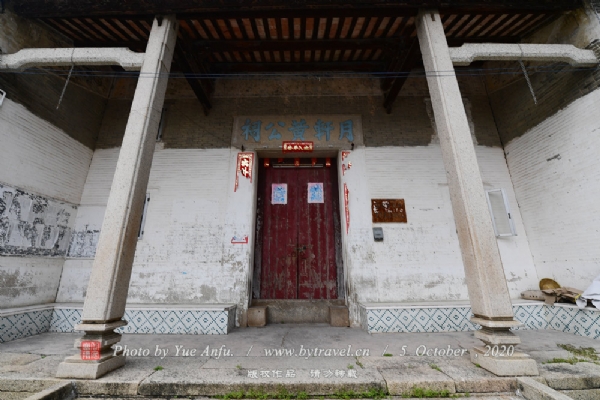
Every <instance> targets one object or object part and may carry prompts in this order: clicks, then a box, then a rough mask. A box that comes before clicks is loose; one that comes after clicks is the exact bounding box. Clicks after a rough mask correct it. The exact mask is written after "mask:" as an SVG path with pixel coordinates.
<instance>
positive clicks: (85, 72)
mask: <svg viewBox="0 0 600 400" xmlns="http://www.w3.org/2000/svg"><path fill="white" fill-rule="evenodd" d="M523 69H525V71H526V72H527V71H528V69H527V67H525V66H524V65H522V66H521V68H520V69H515V68H514V67H511V68H459V69H456V70H452V71H416V70H415V71H411V72H402V71H395V72H389V71H362V72H354V71H322V72H252V73H202V74H185V75H184V74H183V73H181V72H170V73H140V72H137V71H106V70H90V69H74V68H71V69H70V70H69V71H66V70H64V69H51V68H33V69H28V70H25V71H2V70H0V73H7V74H19V75H44V74H48V73H52V74H55V75H58V76H67V77H70V76H78V77H90V76H91V77H94V78H127V77H129V78H136V79H137V78H155V77H157V76H166V77H168V78H170V79H187V78H194V79H215V78H229V79H251V78H286V79H290V78H311V79H315V78H318V79H336V78H345V79H347V78H352V77H356V78H365V77H367V78H374V79H378V78H401V77H407V76H410V77H411V78H413V77H415V78H425V77H427V76H454V75H456V76H495V75H498V76H499V75H516V74H521V73H523ZM593 70H594V69H593V68H589V67H571V66H568V65H559V64H556V63H553V64H551V65H548V66H537V67H536V68H535V72H536V73H538V74H540V73H551V74H559V73H572V72H579V71H593Z"/></svg>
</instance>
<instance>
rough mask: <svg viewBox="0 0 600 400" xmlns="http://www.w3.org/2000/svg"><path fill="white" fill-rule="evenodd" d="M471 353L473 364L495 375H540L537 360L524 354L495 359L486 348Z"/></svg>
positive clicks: (478, 348) (474, 349)
mask: <svg viewBox="0 0 600 400" xmlns="http://www.w3.org/2000/svg"><path fill="white" fill-rule="evenodd" d="M469 353H470V354H471V362H472V363H473V364H476V365H479V366H480V367H481V368H483V369H485V370H488V371H490V372H491V373H492V374H494V375H498V376H538V375H539V374H540V373H539V371H538V368H537V363H536V362H535V360H534V359H532V358H531V357H529V356H528V355H527V354H524V353H514V354H513V355H512V356H510V357H508V356H505V357H501V356H496V357H494V356H491V355H490V351H488V349H486V348H484V347H475V348H473V349H472V350H471V351H470V352H469ZM486 354H487V356H486Z"/></svg>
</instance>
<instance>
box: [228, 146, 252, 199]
mask: <svg viewBox="0 0 600 400" xmlns="http://www.w3.org/2000/svg"><path fill="white" fill-rule="evenodd" d="M253 165H254V153H238V156H237V166H236V168H235V187H234V188H233V191H234V192H237V188H238V183H239V180H238V179H239V174H240V173H241V174H242V176H243V177H244V178H247V179H250V182H252V167H253Z"/></svg>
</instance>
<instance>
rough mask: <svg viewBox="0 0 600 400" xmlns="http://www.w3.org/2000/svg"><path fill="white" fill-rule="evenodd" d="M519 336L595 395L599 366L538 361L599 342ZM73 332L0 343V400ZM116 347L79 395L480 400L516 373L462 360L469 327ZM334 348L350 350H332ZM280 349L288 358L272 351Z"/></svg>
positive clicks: (63, 349)
mask: <svg viewBox="0 0 600 400" xmlns="http://www.w3.org/2000/svg"><path fill="white" fill-rule="evenodd" d="M519 336H520V337H521V339H522V342H523V344H522V345H521V346H519V350H520V351H523V352H526V353H528V354H529V355H531V356H532V357H533V358H534V359H535V360H536V361H537V362H538V366H539V369H540V377H538V378H536V379H537V380H538V381H540V382H542V383H544V384H547V385H548V386H550V387H553V388H554V389H557V390H560V391H564V393H565V394H567V395H568V396H570V397H572V398H576V399H581V400H583V399H600V365H598V364H595V363H591V362H578V363H575V364H573V365H571V364H568V363H545V362H547V361H548V360H552V359H555V358H562V359H569V358H572V357H573V354H571V353H570V352H568V351H566V350H563V349H561V348H560V347H558V345H559V344H563V345H564V344H569V345H572V346H575V347H592V348H594V349H596V350H597V351H599V352H600V341H596V340H593V339H587V338H583V337H580V336H575V335H571V334H567V333H562V332H557V331H520V332H519ZM79 337H80V334H57V333H47V334H42V335H38V336H33V337H29V338H25V339H21V340H16V341H13V342H9V343H2V344H0V399H15V400H20V399H22V398H25V397H26V396H24V394H23V393H25V392H29V393H31V392H37V391H41V390H43V389H46V388H48V387H49V386H52V385H55V384H56V383H57V382H59V381H57V380H55V379H54V374H55V372H56V369H57V366H58V364H59V363H60V362H61V361H62V360H63V359H64V358H65V356H66V355H70V354H73V353H74V352H75V349H74V348H73V343H74V341H75V339H76V338H79ZM122 344H123V346H127V347H126V349H125V350H126V351H127V352H128V353H129V357H128V360H127V364H126V365H125V367H123V368H121V369H119V370H117V371H114V372H112V373H110V374H108V375H106V376H105V377H102V378H100V379H98V380H96V381H85V380H80V381H75V386H76V390H77V393H78V394H79V395H80V396H100V395H102V396H103V395H111V396H115V397H129V396H139V395H143V396H151V397H163V398H168V397H173V396H179V397H198V396H215V395H226V394H229V395H231V396H232V397H236V396H238V397H239V396H241V395H242V393H243V394H244V396H254V397H257V396H258V397H260V393H279V394H280V396H281V397H286V393H288V394H291V395H297V394H300V396H301V397H302V396H303V395H304V393H307V394H308V395H331V394H334V393H338V396H339V395H340V394H345V395H346V396H347V397H358V396H357V395H356V394H352V393H350V392H351V391H353V392H354V393H359V392H362V393H364V392H370V393H371V395H373V394H376V393H377V392H380V391H382V392H385V391H388V392H389V393H390V394H392V395H406V394H413V395H414V394H415V392H414V390H417V391H418V390H419V389H424V390H425V389H429V390H430V392H429V394H430V395H431V394H434V392H439V393H443V392H444V391H447V392H448V393H457V394H459V395H461V396H464V395H465V394H466V393H469V394H470V395H471V396H472V398H478V396H484V395H486V396H485V399H486V400H492V399H494V400H495V399H503V400H508V399H513V398H515V399H516V398H518V397H516V394H515V393H516V390H517V381H516V379H515V378H500V377H496V376H495V375H493V374H491V373H489V372H487V371H485V370H483V369H481V368H478V367H477V366H476V365H474V364H472V363H471V362H470V361H469V355H468V352H467V351H463V350H467V349H469V348H471V347H473V346H474V345H479V344H480V342H479V341H478V340H477V339H475V338H474V337H473V333H472V332H456V333H401V334H400V333H396V334H373V335H370V334H368V333H366V332H364V331H362V330H360V329H353V328H333V327H330V326H328V325H287V324H286V325H270V326H267V327H264V328H246V329H238V330H235V331H234V332H232V333H231V334H229V335H227V336H192V335H125V336H124V338H123V341H122ZM315 349H316V352H317V353H318V352H319V350H320V355H317V356H315ZM333 349H337V351H338V352H339V351H340V350H345V352H346V353H349V354H350V355H348V354H343V355H337V356H334V355H333V351H334V350H333ZM436 349H437V355H436V353H435V351H436ZM448 349H450V350H451V351H450V352H451V355H450V356H448V355H446V354H447V353H448V352H449V351H448ZM194 350H195V352H194ZM283 350H287V351H288V354H285V353H283V354H282V353H277V352H278V351H280V352H281V351H283ZM165 351H166V354H165ZM289 351H294V352H295V353H294V354H293V355H292V354H290V353H289ZM428 351H429V356H428V355H427V352H428ZM269 352H271V354H270V355H269ZM309 352H311V353H309ZM423 353H424V354H425V355H422V354H423ZM440 354H443V355H440ZM317 374H318V375H317ZM416 394H418V393H416ZM489 395H494V397H489ZM590 396H591V397H590ZM288 397H289V396H288ZM342 397H343V396H342Z"/></svg>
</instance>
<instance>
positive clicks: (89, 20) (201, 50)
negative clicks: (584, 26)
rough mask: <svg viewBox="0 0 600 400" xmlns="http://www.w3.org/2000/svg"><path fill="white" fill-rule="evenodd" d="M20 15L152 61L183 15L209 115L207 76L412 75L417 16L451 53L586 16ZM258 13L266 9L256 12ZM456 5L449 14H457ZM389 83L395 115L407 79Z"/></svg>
mask: <svg viewBox="0 0 600 400" xmlns="http://www.w3.org/2000/svg"><path fill="white" fill-rule="evenodd" d="M13 3H14V4H13V5H12V7H13V8H14V10H15V12H16V13H18V14H20V15H22V16H25V17H30V18H39V19H40V20H42V21H43V22H44V23H46V24H47V25H49V26H50V27H52V28H53V29H56V30H57V31H59V32H61V33H62V34H64V35H65V36H67V37H69V38H70V39H72V40H73V41H74V43H75V45H76V46H77V47H123V46H125V47H129V48H131V49H132V50H135V51H144V49H145V45H146V41H147V40H148V36H149V33H150V28H151V25H152V19H153V18H154V15H155V14H164V13H172V12H175V13H177V18H178V20H179V24H180V29H179V34H178V35H179V38H178V46H177V49H176V54H175V63H176V65H175V66H174V70H179V71H181V72H183V73H185V74H186V77H187V78H188V82H189V83H190V85H191V86H192V89H194V92H195V93H196V95H197V97H198V99H199V100H200V102H201V103H202V105H203V107H204V109H205V111H206V112H208V110H209V109H210V108H211V103H210V94H211V92H212V89H213V83H212V81H211V80H209V79H197V78H198V77H201V76H202V75H206V74H211V76H220V74H243V73H246V74H247V73H273V72H303V73H304V72H306V73H308V72H331V71H348V72H370V73H381V72H409V71H410V70H411V69H413V68H414V67H415V66H418V65H419V63H420V52H419V46H418V43H416V42H417V41H416V30H415V16H416V13H417V12H418V10H419V8H420V7H436V8H438V9H439V10H440V14H441V16H442V22H443V25H444V29H445V32H446V36H447V39H448V43H449V44H450V45H451V46H458V45H461V44H463V43H465V42H504V43H508V42H517V41H519V40H521V38H523V37H524V36H526V35H527V34H528V33H530V32H532V31H534V30H536V29H538V28H539V27H541V26H542V25H544V24H546V23H548V22H549V21H551V20H552V19H554V18H556V17H557V16H558V15H560V14H561V13H562V12H564V11H566V10H570V9H573V8H577V7H578V6H580V2H579V1H578V0H568V1H567V0H552V1H550V0H538V1H536V0H528V1H522V0H499V1H495V2H491V1H486V0H478V1H477V0H462V1H452V2H450V1H446V2H441V1H436V0H425V1H414V0H413V1H386V0H360V1H352V0H345V1H344V0H327V1H317V0H313V1H308V0H288V1H285V2H282V1H274V0H267V1H260V2H258V1H252V0H229V1H227V0H210V1H197V0H195V1H194V0H163V1H160V2H159V1H152V0H130V1H122V0H104V1H101V2H99V1H97V0H20V1H16V0H15V1H13ZM257 4H260V6H257ZM450 4H451V5H450ZM397 75H399V76H398V77H395V78H385V77H384V78H382V88H383V89H384V91H385V93H386V97H385V101H384V106H385V107H386V109H387V110H388V112H389V111H390V110H391V106H392V104H393V102H394V99H395V98H396V96H397V94H398V92H399V91H400V88H401V87H402V84H403V83H404V81H405V80H406V77H405V76H402V74H397Z"/></svg>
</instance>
